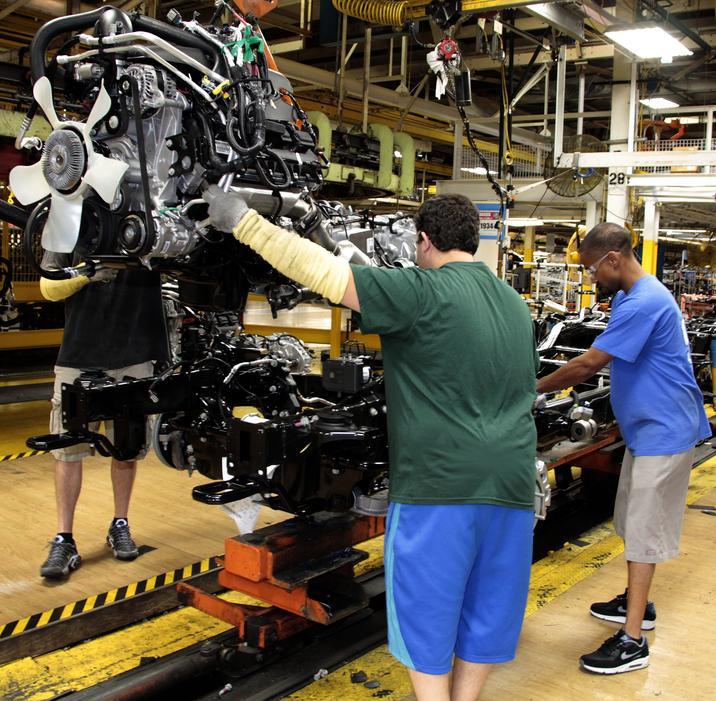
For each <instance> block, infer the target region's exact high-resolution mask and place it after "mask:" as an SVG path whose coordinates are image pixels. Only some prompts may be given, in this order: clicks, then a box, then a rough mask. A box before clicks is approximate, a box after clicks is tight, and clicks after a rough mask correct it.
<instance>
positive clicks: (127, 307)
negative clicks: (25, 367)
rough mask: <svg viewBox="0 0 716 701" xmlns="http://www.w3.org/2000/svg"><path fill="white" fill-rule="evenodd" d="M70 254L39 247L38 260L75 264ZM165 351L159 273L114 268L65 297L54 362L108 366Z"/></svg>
mask: <svg viewBox="0 0 716 701" xmlns="http://www.w3.org/2000/svg"><path fill="white" fill-rule="evenodd" d="M76 263H77V261H73V260H72V256H71V255H70V254H65V253H51V252H49V251H47V252H45V255H44V257H43V259H42V266H43V267H44V268H47V269H53V268H54V269H57V268H64V267H69V266H70V265H75V264H76ZM168 357H169V349H168V339H167V328H166V324H165V321H164V308H163V305H162V292H161V279H160V276H159V273H157V272H152V271H150V270H120V271H119V273H118V274H117V277H116V278H115V279H114V280H113V281H112V282H109V283H103V282H98V283H91V284H89V285H86V286H85V287H83V288H82V289H81V290H80V291H79V292H76V293H75V294H73V295H72V296H70V297H68V298H67V300H66V301H65V333H64V337H63V339H62V346H61V347H60V354H59V356H58V358H57V364H58V365H60V366H63V367H68V368H79V369H81V370H95V369H96V370H114V369H116V368H122V367H126V366H128V365H136V364H137V363H144V362H146V361H148V360H158V361H165V360H167V359H168Z"/></svg>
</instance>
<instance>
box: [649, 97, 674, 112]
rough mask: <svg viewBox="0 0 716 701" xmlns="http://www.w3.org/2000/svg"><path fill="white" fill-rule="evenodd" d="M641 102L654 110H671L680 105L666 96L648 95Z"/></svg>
mask: <svg viewBox="0 0 716 701" xmlns="http://www.w3.org/2000/svg"><path fill="white" fill-rule="evenodd" d="M639 102H641V104H642V105H645V106H646V107H649V108H650V109H652V110H670V109H673V108H674V107H678V106H679V103H678V102H674V101H673V100H667V99H666V98H665V97H647V98H645V99H643V100H639Z"/></svg>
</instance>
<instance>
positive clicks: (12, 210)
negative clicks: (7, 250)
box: [0, 200, 30, 229]
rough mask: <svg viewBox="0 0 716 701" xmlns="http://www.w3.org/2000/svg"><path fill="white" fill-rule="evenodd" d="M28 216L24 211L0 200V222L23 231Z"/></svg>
mask: <svg viewBox="0 0 716 701" xmlns="http://www.w3.org/2000/svg"><path fill="white" fill-rule="evenodd" d="M29 216H30V215H29V214H28V213H27V212H26V211H25V210H24V209H20V207H16V206H15V205H13V204H10V203H9V202H5V200H0V220H2V221H6V222H8V223H9V224H12V225H13V226H18V227H20V228H21V229H24V228H25V225H26V224H27V220H28V218H29Z"/></svg>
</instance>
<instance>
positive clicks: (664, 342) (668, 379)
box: [593, 275, 711, 456]
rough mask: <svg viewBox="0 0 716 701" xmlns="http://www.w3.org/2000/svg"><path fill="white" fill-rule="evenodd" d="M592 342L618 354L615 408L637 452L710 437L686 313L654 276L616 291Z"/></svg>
mask: <svg viewBox="0 0 716 701" xmlns="http://www.w3.org/2000/svg"><path fill="white" fill-rule="evenodd" d="M593 345H594V347H595V348H598V349H599V350H601V351H604V352H605V353H609V354H610V355H613V356H614V360H613V361H612V364H611V365H612V367H611V401H612V408H613V409H614V415H615V416H616V419H617V422H618V423H619V428H620V430H621V433H622V436H623V438H624V441H625V443H626V445H627V447H628V448H629V450H630V451H631V452H632V454H633V455H635V456H638V455H671V454H674V453H682V452H684V451H686V450H690V449H691V448H693V447H694V446H695V445H696V443H698V442H699V441H701V440H704V439H705V438H709V437H710V436H711V427H710V425H709V422H708V419H707V418H706V412H705V411H704V404H703V402H704V400H703V395H702V394H701V390H700V389H699V387H698V385H697V384H696V380H695V379H694V371H693V369H692V366H691V357H690V353H689V339H688V335H687V333H686V326H685V324H684V320H683V317H682V316H681V312H680V310H679V307H678V306H677V304H676V301H675V300H674V298H673V297H672V296H671V294H670V292H669V291H668V290H667V289H666V288H665V287H664V286H663V285H662V284H661V283H660V282H659V281H658V280H657V279H656V278H655V277H654V276H652V275H647V276H645V277H642V278H639V280H637V281H636V282H635V283H634V285H633V286H632V288H631V289H630V290H629V293H628V294H625V293H624V292H622V291H620V292H618V293H617V294H616V296H615V297H614V301H613V303H612V314H611V318H610V319H609V323H608V324H607V328H606V330H605V331H604V332H603V333H602V334H601V335H600V336H598V337H597V339H596V340H595V341H594V344H593Z"/></svg>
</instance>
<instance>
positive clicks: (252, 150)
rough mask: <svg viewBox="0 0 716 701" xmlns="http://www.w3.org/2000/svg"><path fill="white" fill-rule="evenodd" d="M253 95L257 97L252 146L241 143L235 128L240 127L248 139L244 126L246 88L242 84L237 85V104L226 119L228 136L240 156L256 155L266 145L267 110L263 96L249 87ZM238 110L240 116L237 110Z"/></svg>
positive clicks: (244, 137)
mask: <svg viewBox="0 0 716 701" xmlns="http://www.w3.org/2000/svg"><path fill="white" fill-rule="evenodd" d="M248 91H249V92H250V93H251V95H252V97H253V98H254V99H255V102H254V142H253V143H252V144H251V145H250V146H244V145H243V144H240V143H239V141H238V139H237V138H236V133H235V131H234V130H235V128H236V126H238V127H239V133H240V136H241V138H242V139H243V140H244V141H248V139H247V138H246V133H245V127H243V126H242V122H243V115H244V113H245V111H246V110H247V104H246V95H245V92H244V88H243V86H241V85H236V94H237V98H238V99H237V106H236V109H235V110H234V111H232V113H231V114H230V115H229V118H228V119H227V121H226V138H227V140H228V142H229V143H230V144H231V148H232V149H234V151H236V153H238V154H239V155H240V156H244V157H247V156H255V155H256V154H257V153H258V152H259V151H261V150H262V149H263V147H264V146H265V145H266V112H265V110H264V108H263V105H262V104H261V98H260V97H259V96H258V95H255V94H254V91H253V89H252V88H248ZM237 111H238V113H239V115H240V116H239V117H237V115H236V112H237Z"/></svg>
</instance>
